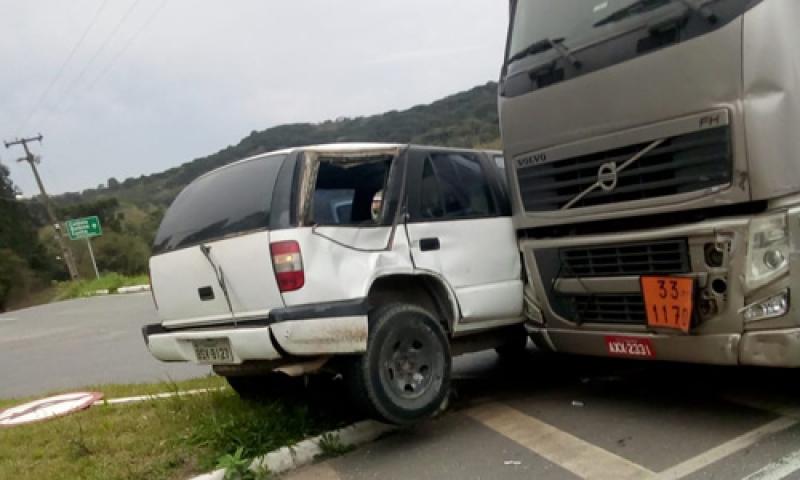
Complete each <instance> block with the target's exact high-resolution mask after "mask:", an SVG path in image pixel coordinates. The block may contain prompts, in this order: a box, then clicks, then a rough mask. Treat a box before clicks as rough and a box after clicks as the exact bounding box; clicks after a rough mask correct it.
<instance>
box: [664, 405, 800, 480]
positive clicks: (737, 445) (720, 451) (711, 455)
mask: <svg viewBox="0 0 800 480" xmlns="http://www.w3.org/2000/svg"><path fill="white" fill-rule="evenodd" d="M797 422H798V421H797V420H795V419H793V418H779V419H777V420H773V421H772V422H769V423H768V424H766V425H762V426H761V427H758V428H756V429H755V430H751V431H749V432H747V433H745V434H744V435H740V436H738V437H736V438H734V439H732V440H729V441H727V442H725V443H723V444H722V445H719V446H717V447H714V448H712V449H711V450H708V451H706V452H704V453H701V454H700V455H698V456H696V457H694V458H690V459H689V460H686V461H685V462H682V463H679V464H678V465H675V466H674V467H671V468H668V469H667V470H664V471H663V472H661V473H659V474H658V478H659V479H663V480H668V479H677V478H683V477H685V476H687V475H691V474H692V473H694V472H697V471H698V470H701V469H703V468H705V467H707V466H709V465H711V464H712V463H716V462H718V461H720V460H722V459H723V458H725V457H727V456H729V455H731V454H733V453H736V452H738V451H740V450H742V449H744V448H747V447H749V446H751V445H753V444H755V443H757V442H758V441H759V440H761V439H763V438H765V437H768V436H770V435H773V434H775V433H778V432H782V431H783V430H786V429H787V428H790V427H793V426H795V425H797Z"/></svg>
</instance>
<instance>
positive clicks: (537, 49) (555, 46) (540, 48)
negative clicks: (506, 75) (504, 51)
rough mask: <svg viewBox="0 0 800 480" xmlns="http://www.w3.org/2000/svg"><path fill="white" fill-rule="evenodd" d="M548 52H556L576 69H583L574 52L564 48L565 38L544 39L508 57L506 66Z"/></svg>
mask: <svg viewBox="0 0 800 480" xmlns="http://www.w3.org/2000/svg"><path fill="white" fill-rule="evenodd" d="M548 50H555V51H556V53H558V54H559V56H561V58H563V59H564V60H566V61H568V62H569V63H570V64H572V66H573V67H575V68H581V62H580V61H579V60H578V59H577V58H575V55H573V54H572V50H570V49H569V48H568V47H566V46H564V38H544V39H542V40H538V41H536V42H533V43H531V44H530V45H528V47H527V48H525V49H522V50H520V51H519V52H517V53H515V54H514V55H512V56H510V57H508V60H506V65H509V64H511V63H514V62H516V61H517V60H522V59H523V58H525V57H530V56H531V55H538V54H540V53H544V52H546V51H548Z"/></svg>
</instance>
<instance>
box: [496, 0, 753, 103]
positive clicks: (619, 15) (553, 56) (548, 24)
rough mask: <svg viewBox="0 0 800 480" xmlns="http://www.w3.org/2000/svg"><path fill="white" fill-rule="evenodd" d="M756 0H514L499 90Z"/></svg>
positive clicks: (596, 60)
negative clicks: (501, 83)
mask: <svg viewBox="0 0 800 480" xmlns="http://www.w3.org/2000/svg"><path fill="white" fill-rule="evenodd" d="M759 1H761V0H558V1H554V0H512V17H511V25H510V33H509V39H508V48H507V52H506V60H505V62H504V70H503V72H504V73H503V79H502V80H503V86H502V88H501V95H502V96H503V97H506V98H511V97H515V96H519V95H523V94H525V93H527V92H530V91H533V90H537V89H540V88H545V87H548V86H550V85H553V84H555V83H560V82H565V81H569V80H571V79H573V78H577V77H579V76H581V75H587V74H590V73H592V72H595V71H597V70H600V69H603V68H607V67H610V66H612V65H615V64H618V63H622V62H625V61H627V60H631V59H633V58H636V57H638V56H641V55H646V54H649V53H652V52H656V51H659V50H661V49H664V48H668V47H671V46H673V45H677V44H679V43H681V42H686V41H688V40H690V39H693V38H696V37H699V36H702V35H705V34H707V33H710V32H713V31H715V30H717V29H719V28H721V27H723V26H724V25H727V24H729V23H730V22H732V21H733V20H734V19H736V18H737V17H739V16H740V15H742V14H743V13H744V12H746V11H747V10H748V9H749V8H752V7H753V6H754V5H756V4H758V3H759ZM653 25H656V26H657V27H658V28H654V27H653ZM523 59H527V60H525V61H523ZM509 78H511V79H512V80H511V81H510V82H506V80H508V79H509Z"/></svg>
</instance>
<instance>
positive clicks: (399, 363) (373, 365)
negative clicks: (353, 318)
mask: <svg viewBox="0 0 800 480" xmlns="http://www.w3.org/2000/svg"><path fill="white" fill-rule="evenodd" d="M451 364H452V360H451V357H450V344H449V342H448V341H447V336H446V335H445V332H444V329H443V328H442V326H441V324H440V323H439V322H438V321H437V320H436V318H435V317H434V316H433V315H432V314H431V313H430V312H428V311H427V310H425V309H423V308H420V307H417V306H415V305H409V304H399V303H398V304H391V305H386V306H383V307H380V308H378V309H377V310H375V311H374V312H373V313H372V314H370V324H369V340H368V343H367V351H366V353H364V355H361V356H359V357H356V358H354V359H353V361H352V363H351V365H350V367H351V368H350V371H349V372H348V373H349V375H348V377H349V378H348V381H349V382H350V385H351V391H352V394H353V396H354V400H355V401H357V402H359V403H360V404H361V405H363V406H364V407H365V408H366V409H367V410H368V412H369V413H370V414H372V415H373V416H376V417H378V418H379V419H380V420H383V421H386V422H389V423H394V424H409V423H413V422H415V421H418V420H421V419H423V418H426V417H430V416H432V415H433V414H434V413H436V412H437V411H438V410H439V408H440V407H441V406H442V404H443V403H444V401H445V399H446V398H447V395H448V393H449V389H450V369H451Z"/></svg>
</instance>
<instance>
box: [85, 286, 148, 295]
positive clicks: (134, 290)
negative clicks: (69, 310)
mask: <svg viewBox="0 0 800 480" xmlns="http://www.w3.org/2000/svg"><path fill="white" fill-rule="evenodd" d="M149 291H150V285H133V286H130V287H119V288H118V289H116V290H115V291H114V292H113V293H112V292H111V291H110V290H108V289H107V288H104V289H102V290H95V291H94V292H92V293H90V294H89V295H86V297H87V298H88V297H105V296H107V295H119V294H126V293H143V292H149Z"/></svg>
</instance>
